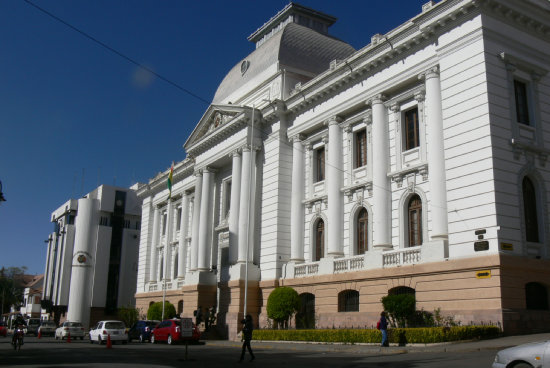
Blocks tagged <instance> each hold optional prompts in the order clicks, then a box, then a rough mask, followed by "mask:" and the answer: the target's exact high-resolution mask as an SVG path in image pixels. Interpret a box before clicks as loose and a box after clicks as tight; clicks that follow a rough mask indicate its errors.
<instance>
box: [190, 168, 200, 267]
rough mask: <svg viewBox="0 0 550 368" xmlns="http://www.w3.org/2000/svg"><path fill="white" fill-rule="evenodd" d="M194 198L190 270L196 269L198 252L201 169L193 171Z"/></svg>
mask: <svg viewBox="0 0 550 368" xmlns="http://www.w3.org/2000/svg"><path fill="white" fill-rule="evenodd" d="M195 176H196V179H195V199H194V202H193V228H192V230H191V267H190V271H195V270H196V269H197V262H198V258H197V257H198V254H199V234H200V230H199V226H200V223H201V221H200V216H201V197H202V171H197V172H195Z"/></svg>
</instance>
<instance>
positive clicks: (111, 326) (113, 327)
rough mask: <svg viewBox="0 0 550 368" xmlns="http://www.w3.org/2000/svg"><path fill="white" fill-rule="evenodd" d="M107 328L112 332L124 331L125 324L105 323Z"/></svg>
mask: <svg viewBox="0 0 550 368" xmlns="http://www.w3.org/2000/svg"><path fill="white" fill-rule="evenodd" d="M105 328H107V329H111V330H121V329H124V328H125V327H124V323H122V322H105Z"/></svg>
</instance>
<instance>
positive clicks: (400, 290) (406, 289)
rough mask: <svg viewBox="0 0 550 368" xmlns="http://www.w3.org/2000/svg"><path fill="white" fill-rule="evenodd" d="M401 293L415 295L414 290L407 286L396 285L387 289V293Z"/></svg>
mask: <svg viewBox="0 0 550 368" xmlns="http://www.w3.org/2000/svg"><path fill="white" fill-rule="evenodd" d="M402 294H411V295H415V294H416V291H415V290H414V289H413V288H410V287H408V286H398V287H394V288H393V289H390V291H388V295H402Z"/></svg>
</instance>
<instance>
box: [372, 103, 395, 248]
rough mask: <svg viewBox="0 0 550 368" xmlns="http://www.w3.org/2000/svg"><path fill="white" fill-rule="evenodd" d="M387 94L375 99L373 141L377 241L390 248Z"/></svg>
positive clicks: (374, 222)
mask: <svg viewBox="0 0 550 368" xmlns="http://www.w3.org/2000/svg"><path fill="white" fill-rule="evenodd" d="M384 99H385V98H384V96H382V95H378V96H375V97H374V98H373V99H372V100H371V102H370V103H371V106H372V141H373V143H372V144H373V156H374V157H375V159H374V160H373V173H372V175H373V178H372V186H373V188H372V191H373V207H374V208H373V210H374V218H373V228H374V229H373V230H374V231H373V245H374V248H378V249H389V248H391V247H392V244H391V207H390V205H391V203H390V201H391V192H390V190H391V188H390V181H389V179H388V169H389V157H390V150H389V139H388V123H387V111H386V107H385V106H384Z"/></svg>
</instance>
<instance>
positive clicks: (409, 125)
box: [403, 107, 420, 151]
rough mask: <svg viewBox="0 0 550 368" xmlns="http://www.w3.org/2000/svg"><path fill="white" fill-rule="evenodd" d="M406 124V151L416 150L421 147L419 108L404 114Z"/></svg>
mask: <svg viewBox="0 0 550 368" xmlns="http://www.w3.org/2000/svg"><path fill="white" fill-rule="evenodd" d="M404 118H405V124H404V129H403V130H404V131H405V150H406V151H408V150H410V149H413V148H416V147H418V146H420V132H419V124H418V108H417V107H415V108H414V109H410V110H407V111H405V114H404Z"/></svg>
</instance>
